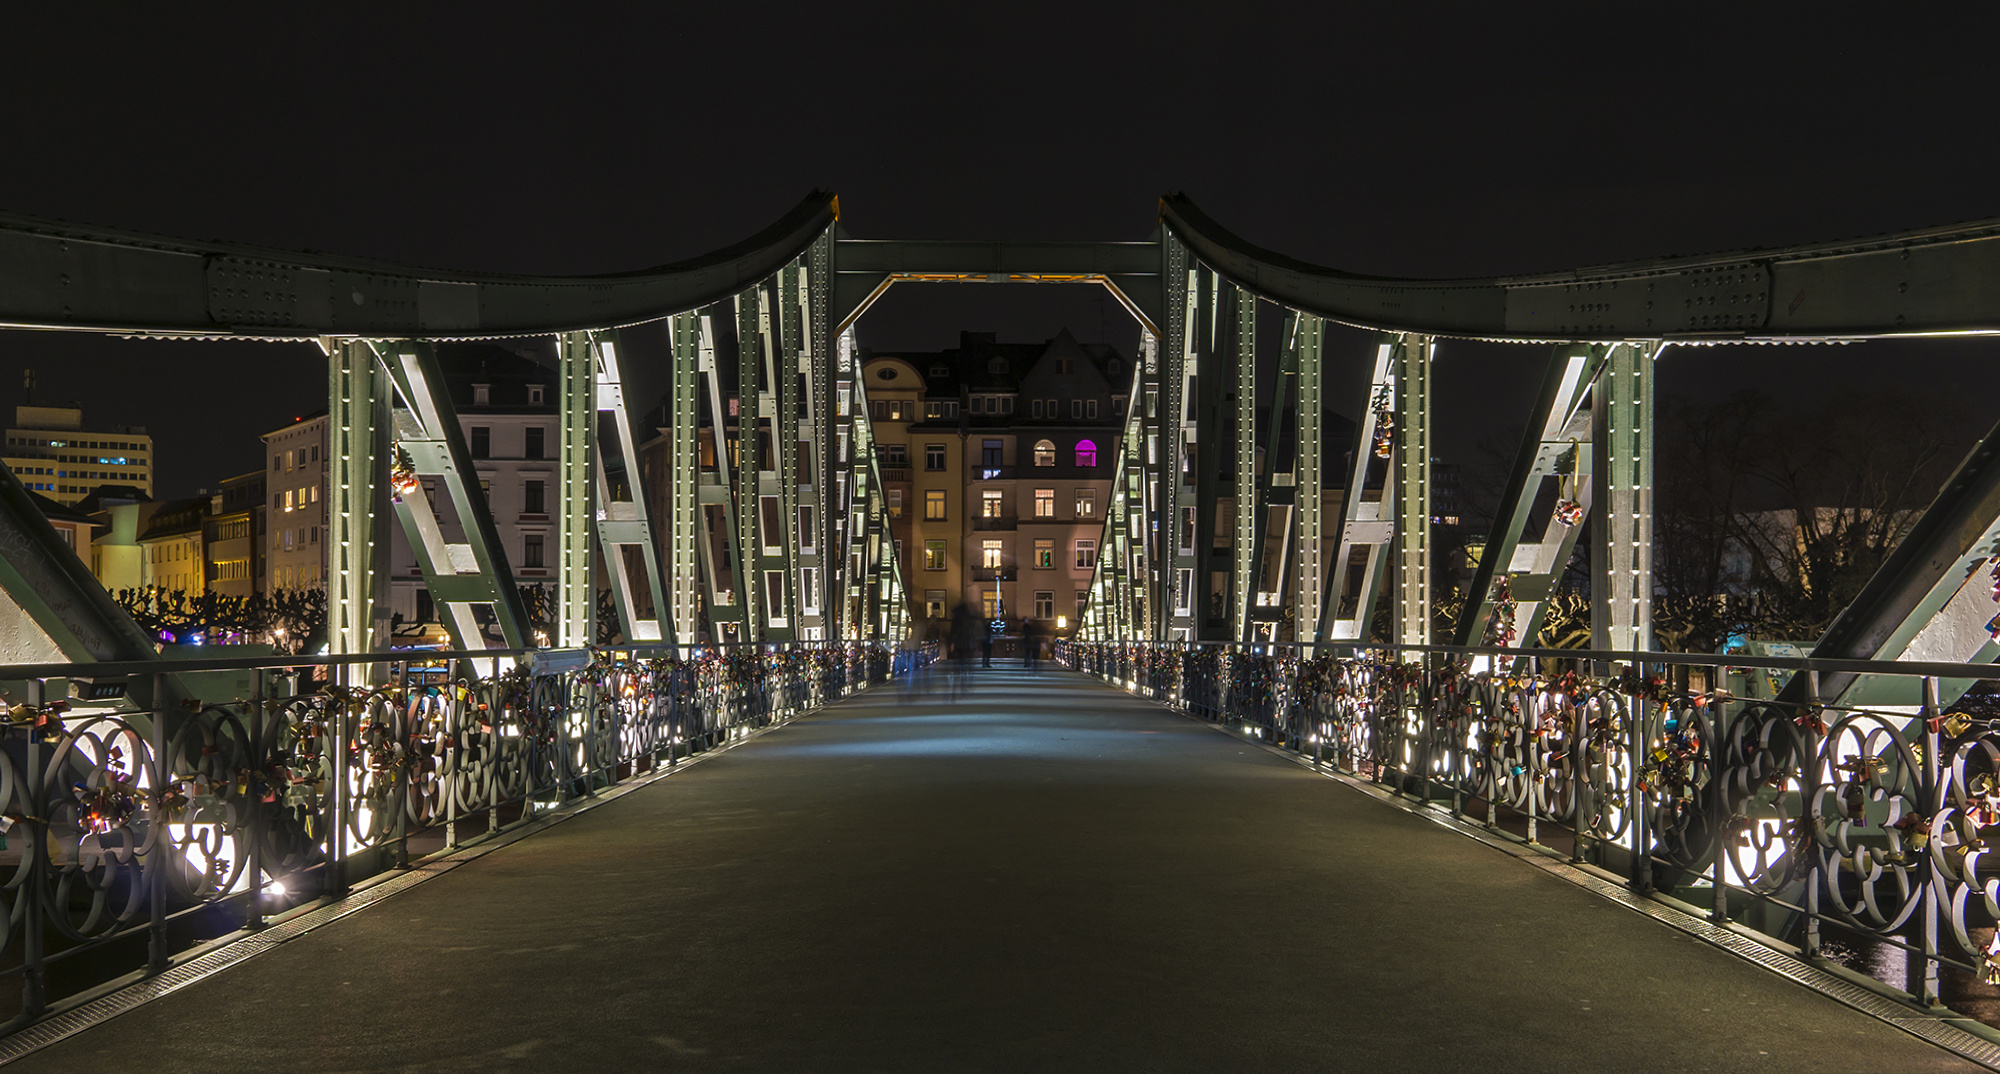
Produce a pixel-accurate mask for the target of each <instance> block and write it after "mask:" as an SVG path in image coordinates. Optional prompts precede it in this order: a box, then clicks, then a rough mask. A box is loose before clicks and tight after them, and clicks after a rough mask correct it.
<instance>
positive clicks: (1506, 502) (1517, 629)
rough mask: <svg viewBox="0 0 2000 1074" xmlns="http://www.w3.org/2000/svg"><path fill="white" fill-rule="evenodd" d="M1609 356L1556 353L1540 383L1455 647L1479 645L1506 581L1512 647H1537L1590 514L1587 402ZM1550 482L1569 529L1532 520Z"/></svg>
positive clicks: (1607, 348) (1582, 349) (1575, 350)
mask: <svg viewBox="0 0 2000 1074" xmlns="http://www.w3.org/2000/svg"><path fill="white" fill-rule="evenodd" d="M1618 346H1619V347H1623V346H1626V345H1625V344H1618ZM1612 349H1613V348H1612V346H1611V345H1608V344H1581V345H1576V346H1564V347H1557V348H1555V352H1554V354H1553V355H1552V357H1551V358H1550V361H1549V369H1548V373H1547V374H1546V375H1545V376H1544V377H1543V378H1542V388H1541V393H1540V395H1539V396H1538V397H1537V399H1536V403H1535V411H1534V417H1532V418H1531V419H1529V424H1528V431H1527V435H1526V436H1524V437H1523V438H1522V440H1521V450H1520V452H1519V453H1518V454H1517V455H1516V456H1515V459H1514V469H1513V471H1512V472H1511V473H1510V474H1509V475H1508V477H1507V484H1506V485H1505V486H1504V487H1503V488H1502V490H1501V494H1500V507H1499V509H1498V511H1496V512H1495V514H1494V518H1493V532H1492V534H1491V535H1490V536H1489V537H1488V538H1487V540H1486V547H1485V549H1484V550H1482V551H1481V552H1480V554H1479V569H1478V570H1477V571H1475V572H1474V573H1473V576H1472V590H1471V592H1469V593H1467V594H1466V595H1465V608H1464V611H1462V612H1461V613H1460V615H1459V620H1458V629H1457V643H1458V644H1460V645H1478V644H1480V643H1481V642H1482V641H1483V640H1484V639H1485V637H1486V626H1487V620H1488V619H1489V618H1490V617H1491V616H1492V613H1493V609H1494V606H1495V605H1494V600H1493V589H1494V581H1495V579H1497V578H1500V577H1503V576H1504V577H1505V578H1506V579H1507V581H1508V590H1509V594H1510V595H1511V596H1512V598H1513V600H1514V622H1513V629H1514V640H1513V642H1512V643H1511V644H1513V645H1515V646H1517V647H1518V646H1528V645H1532V644H1534V639H1535V635H1536V633H1537V632H1538V631H1539V630H1540V629H1541V623H1542V616H1543V613H1544V612H1545V611H1546V610H1547V608H1548V598H1549V596H1550V594H1551V593H1552V592H1554V590H1555V586H1556V583H1557V582H1558V581H1560V580H1561V578H1562V574H1563V570H1564V569H1565V568H1566V567H1567V566H1568V565H1569V556H1570V552H1571V550H1572V549H1574V548H1575V547H1576V535H1577V529H1578V528H1579V527H1581V526H1582V525H1583V521H1584V519H1586V518H1588V517H1589V514H1590V506H1591V493H1592V486H1593V484H1594V479H1593V477H1592V475H1593V473H1594V472H1595V471H1594V468H1593V466H1592V455H1593V452H1592V445H1593V443H1594V440H1595V438H1594V437H1593V435H1592V433H1591V425H1592V421H1591V408H1590V407H1588V406H1585V405H1584V401H1585V398H1586V395H1587V393H1589V391H1590V389H1591V386H1592V385H1593V384H1594V383H1596V381H1597V378H1598V374H1599V372H1600V371H1601V370H1602V369H1603V368H1604V363H1605V361H1606V359H1607V357H1608V356H1609V354H1610V352H1611V350H1612ZM1551 477H1554V478H1556V479H1558V482H1559V483H1560V484H1561V488H1560V489H1558V493H1557V497H1556V501H1557V506H1558V507H1560V506H1562V504H1563V502H1564V501H1567V502H1568V503H1569V504H1570V505H1571V507H1572V509H1573V513H1572V515H1571V517H1570V518H1569V519H1568V520H1567V521H1565V520H1564V519H1563V518H1561V517H1560V515H1559V514H1558V512H1555V511H1551V512H1550V515H1549V517H1547V518H1541V519H1536V518H1535V517H1533V516H1534V515H1535V513H1536V512H1535V508H1536V499H1537V496H1538V494H1539V493H1540V492H1541V490H1542V485H1543V482H1544V481H1545V480H1546V479H1548V478H1551ZM1537 521H1539V522H1540V525H1541V530H1540V535H1539V536H1538V537H1536V538H1535V539H1533V540H1532V541H1531V540H1528V539H1526V537H1525V534H1526V533H1527V531H1528V528H1529V526H1530V524H1531V523H1535V522H1537Z"/></svg>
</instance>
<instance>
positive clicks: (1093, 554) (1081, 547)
mask: <svg viewBox="0 0 2000 1074" xmlns="http://www.w3.org/2000/svg"><path fill="white" fill-rule="evenodd" d="M1095 566H1097V542H1096V541H1095V540H1093V539H1089V538H1078V539H1077V542H1076V569H1077V570H1080V571H1087V570H1090V569H1091V568H1093V567H1095Z"/></svg>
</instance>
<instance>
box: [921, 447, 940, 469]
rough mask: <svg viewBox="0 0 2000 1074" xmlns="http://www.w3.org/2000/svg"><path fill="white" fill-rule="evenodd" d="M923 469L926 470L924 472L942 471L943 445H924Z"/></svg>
mask: <svg viewBox="0 0 2000 1074" xmlns="http://www.w3.org/2000/svg"><path fill="white" fill-rule="evenodd" d="M924 469H926V470H942V469H944V445H943V444H925V445H924Z"/></svg>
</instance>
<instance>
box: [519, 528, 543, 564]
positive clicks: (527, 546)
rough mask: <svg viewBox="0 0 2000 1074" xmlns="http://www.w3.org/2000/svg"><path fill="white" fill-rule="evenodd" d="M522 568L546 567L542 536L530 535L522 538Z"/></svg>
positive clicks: (537, 534)
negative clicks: (543, 557)
mask: <svg viewBox="0 0 2000 1074" xmlns="http://www.w3.org/2000/svg"><path fill="white" fill-rule="evenodd" d="M521 566H523V567H541V566H545V564H544V563H543V562H542V535H541V534H539V533H530V534H527V535H526V536H524V537H522V538H521Z"/></svg>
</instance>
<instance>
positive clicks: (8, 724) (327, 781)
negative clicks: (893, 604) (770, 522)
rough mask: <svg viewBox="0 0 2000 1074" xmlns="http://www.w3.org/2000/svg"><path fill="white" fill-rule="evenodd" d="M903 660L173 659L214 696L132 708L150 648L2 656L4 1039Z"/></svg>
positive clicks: (783, 715) (150, 679) (818, 700)
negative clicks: (97, 992)
mask: <svg viewBox="0 0 2000 1074" xmlns="http://www.w3.org/2000/svg"><path fill="white" fill-rule="evenodd" d="M507 658H512V659H511V660H509V659H507ZM503 660H505V661H506V662H512V661H513V660H519V661H520V663H519V664H518V666H515V667H514V668H513V669H512V670H505V671H501V672H499V673H497V674H495V673H494V666H495V664H496V663H500V662H502V661H503ZM890 660H891V653H890V651H889V650H888V649H887V648H885V647H883V646H881V645H878V644H874V643H867V644H859V643H841V642H791V643H781V644H761V645H759V644H741V645H720V646H691V647H666V646H660V647H653V648H640V649H617V650H604V651H598V650H575V651H568V652H560V651H559V652H550V651H546V650H544V651H539V652H538V651H532V650H530V651H506V652H502V651H496V650H482V651H474V652H428V651H404V652H395V653H384V654H376V655H372V656H365V657H345V658H318V659H313V658H295V657H282V658H263V659H261V660H258V659H241V658H238V659H216V660H208V661H192V660H189V661H181V660H176V661H174V662H173V663H172V664H171V665H167V667H169V668H170V670H171V674H172V676H173V677H174V679H175V681H176V682H178V683H180V684H184V685H185V684H193V685H194V686H195V687H196V688H197V689H198V690H199V691H200V692H202V693H204V694H211V695H213V696H204V697H201V698H199V699H194V698H189V699H184V700H182V701H180V702H179V703H177V704H174V705H172V706H170V707H160V706H151V705H148V704H134V703H132V702H131V701H130V700H129V699H131V698H134V697H139V698H164V697H167V696H169V685H168V680H169V676H168V675H167V674H162V673H161V668H162V665H160V664H159V663H153V664H150V665H130V666H120V665H108V664H99V665H82V664H79V665H45V666H32V667H31V666H14V667H6V666H0V684H4V686H5V688H6V689H7V691H8V693H9V696H10V697H11V698H13V699H14V700H13V701H12V702H11V703H9V704H8V705H7V706H6V714H7V717H8V718H7V720H6V721H5V723H4V724H0V829H4V833H0V915H4V916H0V982H4V981H5V980H6V979H8V978H12V979H14V983H15V984H16V985H17V986H18V987H12V988H9V987H5V985H4V984H0V1018H4V1019H5V1022H4V1025H0V1030H5V1031H11V1030H13V1029H16V1028H19V1027H21V1026H22V1025H25V1024H27V1023H29V1022H32V1021H34V1020H36V1019H38V1018H40V1017H42V1016H44V1015H46V1014H48V1013H50V1012H51V1011H52V1010H56V1009H60V1007H61V1005H62V1001H63V1000H64V999H66V998H70V997H75V996H79V995H82V994H86V993H88V992H90V991H92V990H93V989H98V988H101V987H103V986H104V985H106V984H108V983H111V982H115V981H116V980H118V979H120V978H121V975H123V976H136V975H143V974H146V973H157V972H160V971H161V970H164V969H166V968H167V967H169V966H171V965H172V964H174V962H175V961H176V960H177V958H181V957H185V956H187V955H188V954H189V953H190V952H195V951H198V950H200V949H201V948H202V947H203V946H204V945H206V944H209V943H210V942H212V941H215V940H217V939H222V938H226V937H229V936H232V935H236V934H238V933H240V932H241V931H242V930H245V929H257V928H260V927H262V926H263V925H264V924H266V923H267V922H268V921H269V920H271V919H273V918H274V917H278V916H282V915H291V914H296V913H298V912H302V911H303V910H305V909H309V908H311V907H313V906H316V905H320V904H321V903H323V902H324V901H325V900H327V899H333V898H338V897H341V896H342V895H344V894H346V893H347V892H348V891H350V890H351V889H352V888H353V887H354V886H355V885H356V884H360V883H363V882H365V881H367V880H368V879H369V878H371V877H375V876H377V875H378V874H381V873H384V872H387V871H390V870H396V869H400V868H407V867H409V866H410V865H411V864H413V863H417V862H421V861H422V860H424V859H425V858H426V857H430V856H434V855H439V854H444V853H448V852H450V851H452V850H455V849H457V848H459V847H462V846H466V845H469V844H471V843H474V842H477V841H480V840H484V839H487V838H491V837H492V836H495V835H498V834H500V833H503V832H506V831H509V830H510V829H514V828H518V827H519V826H521V825H523V824H526V823H529V822H532V821H534V820H535V819H536V818H538V817H540V816H543V815H546V814H547V813H549V812H551V811H553V810H555V809H558V808H560V807H562V806H564V805H565V804H568V803H570V802H572V801H574V800H575V799H577V798H579V797H586V796H590V795H594V794H597V793H599V792H600V791H602V790H603V789H605V788H607V787H609V786H611V785H613V784H616V783H619V782H621V781H624V780H630V779H634V778H645V777H647V776H650V775H655V774H658V773H660V772H662V771H663V770H665V769H667V768H670V767H672V766H674V765H676V764H679V763H682V762H684V761H686V760H687V759H689V758H690V757H693V756H695V755H697V754H700V753H702V752H704V751H708V750H713V749H716V748H719V747H723V746H726V745H728V744H730V743H732V742H734V741H737V740H739V739H740V738H742V737H743V736H745V735H747V734H749V733H750V732H752V731H754V730H756V729H758V728H762V727H768V726H772V725H774V724H777V723H781V722H783V721H786V720H789V719H791V718H793V717H796V716H799V715H802V714H804V713H806V712H808V711H811V710H812V709H815V708H818V707H820V706H822V705H826V704H829V703H831V702H833V701H836V700H839V699H840V698H842V697H845V696H848V695H850V694H852V693H854V692H855V691H857V690H861V689H864V688H866V687H867V686H870V685H872V684H875V683H879V682H882V681H885V680H886V679H888V677H889V676H890V673H891V664H890ZM482 672H483V674H482ZM204 673H206V675H207V677H205V678H204ZM218 683H225V684H229V685H226V686H218V685H217V684H218ZM349 684H352V685H349ZM70 695H76V696H70ZM107 695H109V696H107Z"/></svg>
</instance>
